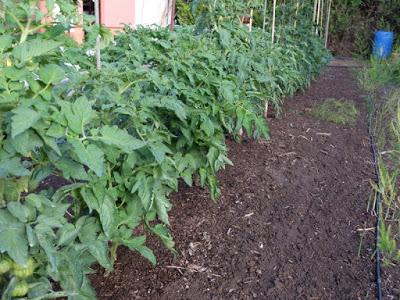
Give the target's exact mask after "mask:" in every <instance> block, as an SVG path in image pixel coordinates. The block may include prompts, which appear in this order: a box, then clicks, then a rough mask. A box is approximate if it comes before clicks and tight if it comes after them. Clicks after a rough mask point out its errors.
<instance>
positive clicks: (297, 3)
mask: <svg viewBox="0 0 400 300" xmlns="http://www.w3.org/2000/svg"><path fill="white" fill-rule="evenodd" d="M299 8H300V2H299V0H297V1H296V16H295V19H294V28H296V27H297V15H298V14H299Z"/></svg>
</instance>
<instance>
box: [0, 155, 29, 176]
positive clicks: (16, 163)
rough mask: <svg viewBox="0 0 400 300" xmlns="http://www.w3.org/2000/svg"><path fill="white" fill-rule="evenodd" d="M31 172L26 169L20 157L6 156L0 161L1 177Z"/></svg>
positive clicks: (26, 174)
mask: <svg viewBox="0 0 400 300" xmlns="http://www.w3.org/2000/svg"><path fill="white" fill-rule="evenodd" d="M30 174H31V172H30V171H29V170H28V169H26V168H25V167H24V166H23V165H22V163H21V161H20V159H19V158H17V157H14V158H6V159H4V160H1V161H0V178H2V177H6V176H8V175H14V176H28V175H30Z"/></svg>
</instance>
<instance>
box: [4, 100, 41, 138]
mask: <svg viewBox="0 0 400 300" xmlns="http://www.w3.org/2000/svg"><path fill="white" fill-rule="evenodd" d="M12 112H13V113H14V115H13V116H12V117H11V137H12V138H15V137H16V136H17V135H18V134H20V133H22V132H24V131H25V130H27V129H28V128H31V127H32V126H33V125H35V123H36V122H37V121H38V120H39V119H40V114H39V113H38V112H36V111H35V110H33V109H31V108H28V107H18V108H16V109H14V110H13V111H12Z"/></svg>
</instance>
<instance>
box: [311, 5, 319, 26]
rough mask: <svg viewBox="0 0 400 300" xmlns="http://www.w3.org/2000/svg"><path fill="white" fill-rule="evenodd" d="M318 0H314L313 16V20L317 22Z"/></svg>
mask: <svg viewBox="0 0 400 300" xmlns="http://www.w3.org/2000/svg"><path fill="white" fill-rule="evenodd" d="M317 1H318V0H314V11H313V17H312V21H313V23H314V24H315V17H316V16H317Z"/></svg>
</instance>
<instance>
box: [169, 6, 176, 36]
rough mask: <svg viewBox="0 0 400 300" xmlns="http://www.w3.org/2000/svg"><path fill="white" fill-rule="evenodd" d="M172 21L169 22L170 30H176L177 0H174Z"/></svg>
mask: <svg viewBox="0 0 400 300" xmlns="http://www.w3.org/2000/svg"><path fill="white" fill-rule="evenodd" d="M171 12H172V16H171V20H170V21H171V22H170V23H169V30H171V31H174V29H175V14H176V0H172V7H171Z"/></svg>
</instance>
